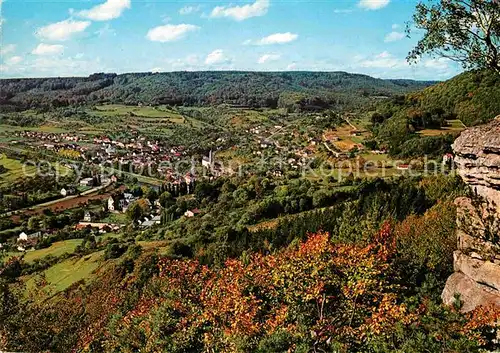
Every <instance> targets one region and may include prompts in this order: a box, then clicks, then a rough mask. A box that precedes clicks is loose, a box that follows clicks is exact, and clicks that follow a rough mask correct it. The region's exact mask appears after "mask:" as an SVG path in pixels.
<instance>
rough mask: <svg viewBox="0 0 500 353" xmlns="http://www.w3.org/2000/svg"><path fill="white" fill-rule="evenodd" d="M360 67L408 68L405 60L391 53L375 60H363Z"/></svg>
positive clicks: (385, 52)
mask: <svg viewBox="0 0 500 353" xmlns="http://www.w3.org/2000/svg"><path fill="white" fill-rule="evenodd" d="M359 65H360V66H361V67H365V68H380V69H381V68H385V69H387V68H401V67H404V66H408V64H407V62H406V61H405V60H404V59H398V58H396V57H394V56H393V55H392V54H391V53H389V52H387V51H384V52H382V53H380V54H378V55H376V56H375V57H373V58H369V59H366V60H362V61H361V62H360V63H359Z"/></svg>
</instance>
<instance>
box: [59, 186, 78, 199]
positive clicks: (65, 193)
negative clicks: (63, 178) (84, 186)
mask: <svg viewBox="0 0 500 353" xmlns="http://www.w3.org/2000/svg"><path fill="white" fill-rule="evenodd" d="M75 193H76V190H75V188H74V187H72V186H70V187H67V188H62V189H61V196H62V197H66V196H69V195H74V194H75Z"/></svg>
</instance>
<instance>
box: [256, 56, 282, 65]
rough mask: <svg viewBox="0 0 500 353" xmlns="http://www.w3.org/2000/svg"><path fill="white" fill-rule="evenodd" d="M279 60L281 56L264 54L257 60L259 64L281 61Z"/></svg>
mask: <svg viewBox="0 0 500 353" xmlns="http://www.w3.org/2000/svg"><path fill="white" fill-rule="evenodd" d="M279 58H281V55H280V54H264V55H262V56H261V57H260V58H259V60H257V63H259V64H265V63H266V62H269V61H276V60H279Z"/></svg>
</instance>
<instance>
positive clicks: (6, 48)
mask: <svg viewBox="0 0 500 353" xmlns="http://www.w3.org/2000/svg"><path fill="white" fill-rule="evenodd" d="M15 50H16V45H15V44H5V45H3V46H2V47H1V48H0V55H7V54H10V53H13V52H14V51H15Z"/></svg>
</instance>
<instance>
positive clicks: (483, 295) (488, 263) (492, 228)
mask: <svg viewBox="0 0 500 353" xmlns="http://www.w3.org/2000/svg"><path fill="white" fill-rule="evenodd" d="M453 150H454V152H455V165H456V167H457V170H458V173H459V174H460V176H461V177H462V178H463V180H464V181H465V182H466V183H467V184H468V185H469V186H470V187H471V189H472V191H473V194H474V196H472V197H470V198H467V197H462V198H458V199H457V200H456V201H455V204H456V205H457V229H458V231H457V238H458V250H457V251H456V252H455V253H454V270H455V273H454V274H453V275H452V276H450V278H448V281H447V282H446V286H445V288H444V291H443V293H442V299H443V301H444V303H445V304H447V305H451V304H454V302H455V301H456V298H455V295H456V294H459V295H460V301H461V302H462V311H464V312H467V311H470V310H473V309H475V308H476V307H477V306H480V305H483V306H486V305H490V304H494V305H499V306H500V116H499V117H497V118H496V119H495V120H494V121H492V122H491V123H489V124H487V125H483V126H478V127H474V128H470V129H467V130H466V131H464V132H463V133H462V134H461V136H460V137H459V138H457V140H456V141H455V143H454V144H453Z"/></svg>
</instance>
